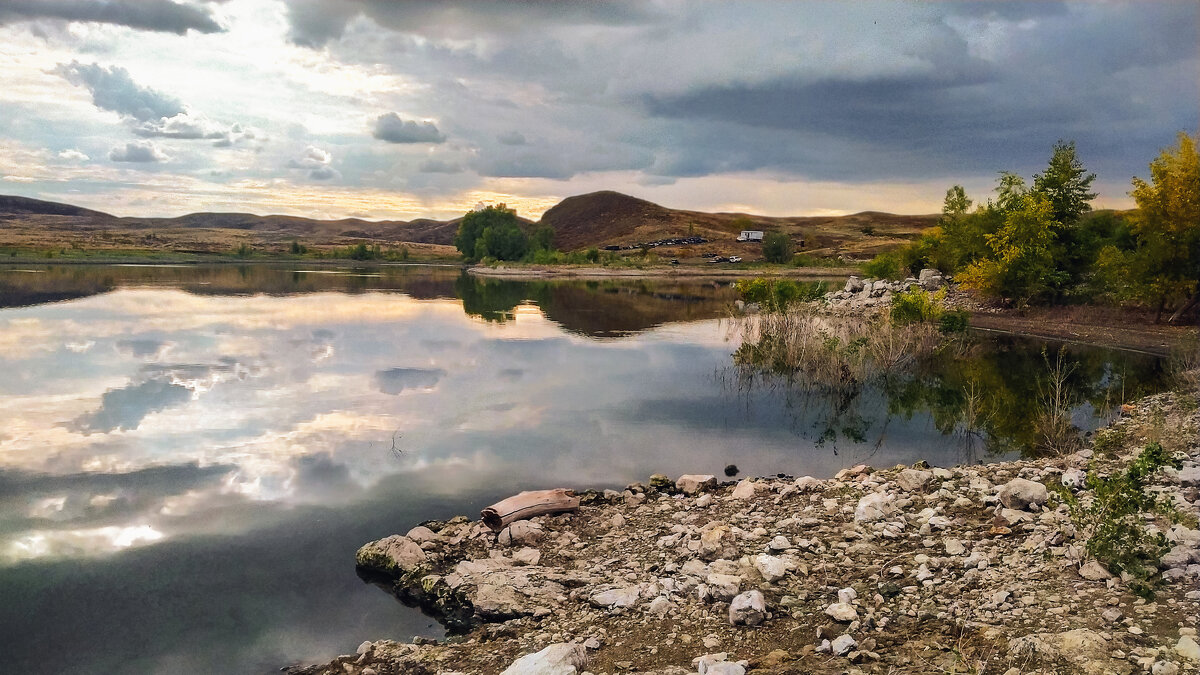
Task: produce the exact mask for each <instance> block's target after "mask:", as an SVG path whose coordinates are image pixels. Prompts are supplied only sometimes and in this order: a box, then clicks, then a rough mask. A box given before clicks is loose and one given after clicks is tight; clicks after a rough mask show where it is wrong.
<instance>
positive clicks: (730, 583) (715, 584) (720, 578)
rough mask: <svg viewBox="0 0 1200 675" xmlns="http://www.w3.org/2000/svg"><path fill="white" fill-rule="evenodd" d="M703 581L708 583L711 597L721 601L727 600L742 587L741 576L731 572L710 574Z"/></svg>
mask: <svg viewBox="0 0 1200 675" xmlns="http://www.w3.org/2000/svg"><path fill="white" fill-rule="evenodd" d="M704 583H706V584H708V589H709V591H711V592H712V594H713V597H714V598H716V599H717V600H720V601H721V602H729V601H730V600H732V599H733V598H734V596H736V595H737V594H738V591H740V590H741V588H742V578H741V577H739V576H735V575H733V574H710V575H708V577H707V578H706V579H705V580H704Z"/></svg>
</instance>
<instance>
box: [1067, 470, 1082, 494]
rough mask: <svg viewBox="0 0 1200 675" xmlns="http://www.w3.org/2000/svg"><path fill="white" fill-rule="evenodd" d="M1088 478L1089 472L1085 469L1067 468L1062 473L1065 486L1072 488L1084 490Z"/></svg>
mask: <svg viewBox="0 0 1200 675" xmlns="http://www.w3.org/2000/svg"><path fill="white" fill-rule="evenodd" d="M1086 480H1087V473H1086V472H1084V470H1083V469H1067V470H1066V471H1064V472H1063V475H1062V484H1063V487H1067V488H1070V489H1072V490H1082V489H1083V484H1084V482H1085V481H1086Z"/></svg>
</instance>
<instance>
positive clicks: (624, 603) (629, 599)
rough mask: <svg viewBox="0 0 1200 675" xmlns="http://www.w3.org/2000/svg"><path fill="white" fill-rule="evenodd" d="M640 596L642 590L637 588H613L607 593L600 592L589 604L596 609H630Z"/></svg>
mask: <svg viewBox="0 0 1200 675" xmlns="http://www.w3.org/2000/svg"><path fill="white" fill-rule="evenodd" d="M641 596H642V589H641V588H639V587H637V586H626V587H625V588H613V589H610V590H607V591H602V592H600V593H597V594H595V595H593V596H592V597H591V602H592V604H593V605H595V606H596V607H606V608H610V609H611V608H617V607H631V606H633V605H636V604H637V601H638V599H639V598H641Z"/></svg>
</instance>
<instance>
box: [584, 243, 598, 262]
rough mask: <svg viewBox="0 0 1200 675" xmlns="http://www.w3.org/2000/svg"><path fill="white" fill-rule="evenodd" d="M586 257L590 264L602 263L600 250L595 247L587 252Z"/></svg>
mask: <svg viewBox="0 0 1200 675" xmlns="http://www.w3.org/2000/svg"><path fill="white" fill-rule="evenodd" d="M584 257H585V258H586V259H587V261H588V262H590V263H598V262H600V249H598V248H596V247H595V246H593V247H591V248H589V249H588V250H587V253H586V254H585V256H584Z"/></svg>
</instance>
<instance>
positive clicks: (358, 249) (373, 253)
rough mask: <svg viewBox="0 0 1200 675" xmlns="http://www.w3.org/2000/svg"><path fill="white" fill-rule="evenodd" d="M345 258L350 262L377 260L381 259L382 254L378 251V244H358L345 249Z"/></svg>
mask: <svg viewBox="0 0 1200 675" xmlns="http://www.w3.org/2000/svg"><path fill="white" fill-rule="evenodd" d="M346 257H347V258H349V259H351V260H379V259H380V258H381V257H383V252H382V251H381V250H380V248H379V244H375V245H374V246H367V245H366V244H364V243H359V244H356V245H354V246H351V247H350V248H348V249H346Z"/></svg>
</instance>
